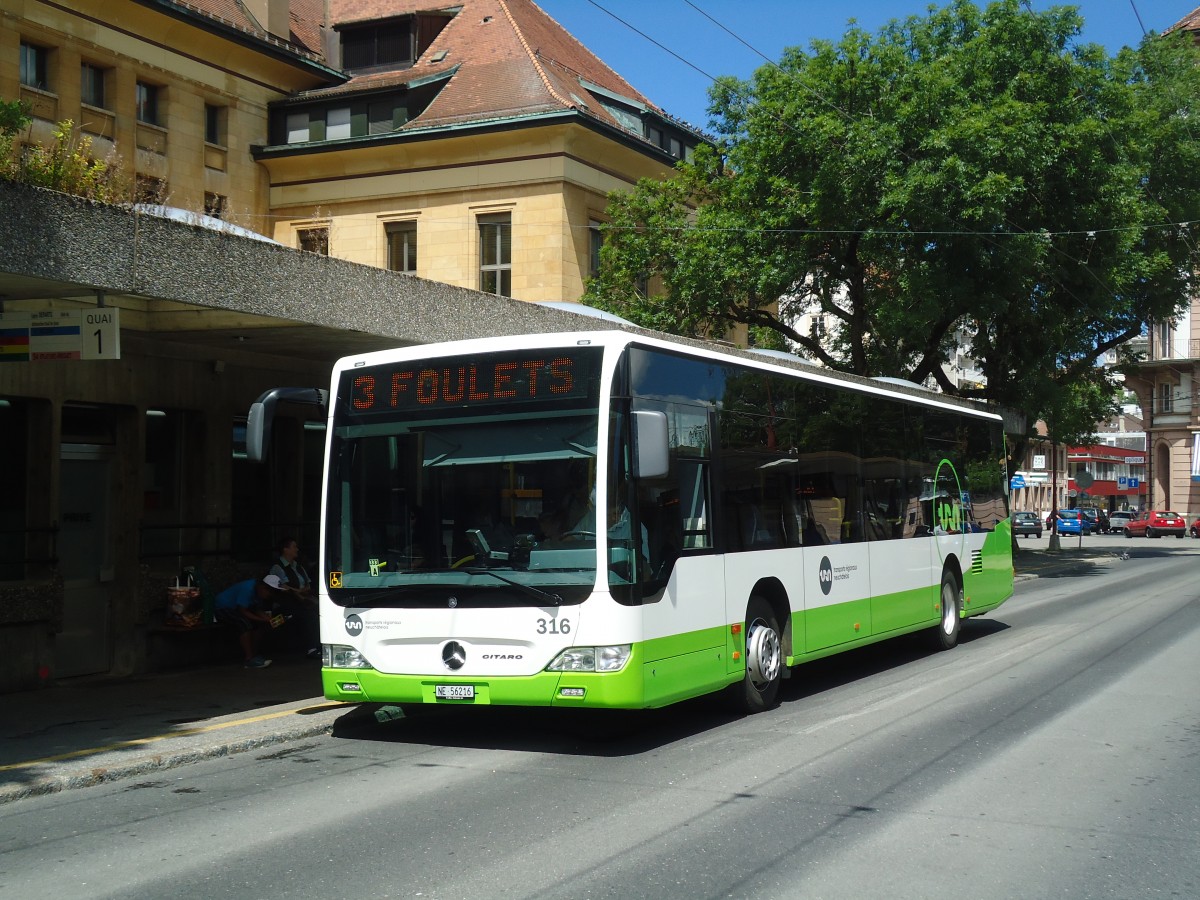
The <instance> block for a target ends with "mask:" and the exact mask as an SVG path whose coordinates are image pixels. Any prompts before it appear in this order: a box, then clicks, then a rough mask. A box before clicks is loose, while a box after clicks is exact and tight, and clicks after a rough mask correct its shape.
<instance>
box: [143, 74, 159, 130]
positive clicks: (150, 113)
mask: <svg viewBox="0 0 1200 900" xmlns="http://www.w3.org/2000/svg"><path fill="white" fill-rule="evenodd" d="M158 95H159V88H158V85H154V84H146V82H144V81H139V82H138V83H137V120H138V121H139V122H144V123H145V124H147V125H158V124H160V120H159V110H158V106H159V96H158Z"/></svg>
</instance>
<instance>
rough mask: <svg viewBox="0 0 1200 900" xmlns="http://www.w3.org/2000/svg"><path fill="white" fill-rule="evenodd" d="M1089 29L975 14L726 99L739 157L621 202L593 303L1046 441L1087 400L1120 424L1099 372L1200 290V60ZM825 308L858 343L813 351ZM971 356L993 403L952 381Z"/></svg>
mask: <svg viewBox="0 0 1200 900" xmlns="http://www.w3.org/2000/svg"><path fill="white" fill-rule="evenodd" d="M1081 28H1082V19H1081V18H1080V16H1079V14H1078V12H1077V10H1076V9H1074V8H1073V7H1055V8H1052V9H1049V10H1045V11H1040V12H1037V11H1031V10H1028V9H1024V8H1022V6H1021V4H1020V3H1019V2H1018V0H1000V2H996V3H993V4H991V5H989V6H988V7H986V9H980V8H979V7H977V6H975V5H974V4H972V3H970V2H967V0H959V2H953V3H951V4H950V5H948V6H945V7H943V8H940V9H931V10H930V11H929V13H928V14H927V15H926V16H924V17H912V18H909V19H906V20H904V21H899V22H893V23H891V24H890V25H888V26H887V27H885V28H883V29H882V30H881V31H880V32H879V33H878V34H876V35H871V34H868V33H866V32H864V31H862V30H860V29H858V28H857V27H853V25H852V27H851V28H850V29H849V30H848V31H847V32H846V34H845V35H844V36H843V37H842V38H841V40H840V41H838V42H836V43H835V42H827V41H816V42H813V43H812V44H811V45H810V47H809V49H808V50H807V51H805V50H801V49H798V48H792V49H788V50H786V51H785V53H784V54H783V57H782V59H781V60H780V61H779V63H778V64H771V65H767V66H763V67H762V68H760V69H759V70H758V71H757V72H756V73H755V74H754V76H753V78H752V79H751V80H750V81H749V82H739V81H736V80H734V79H723V80H721V81H719V82H718V83H717V84H716V85H715V86H714V88H713V89H712V90H711V92H710V101H711V102H710V108H709V111H710V114H711V116H712V125H713V127H714V129H715V131H716V133H717V141H716V146H715V147H711V148H710V147H701V148H699V149H698V151H697V153H696V155H695V158H694V160H693V161H692V162H691V163H684V164H681V165H680V166H679V167H678V173H677V177H675V178H673V179H670V180H667V181H662V182H658V181H650V180H647V181H643V182H641V183H640V184H639V185H638V186H637V187H636V189H635V190H633V191H631V192H629V193H627V194H618V195H613V196H612V198H610V199H611V204H610V208H609V214H610V222H609V224H608V225H607V226H606V228H605V230H606V243H605V247H604V248H603V250H602V253H601V270H600V273H599V275H598V277H597V278H596V279H595V280H594V281H593V282H592V283H591V284H590V286H589V294H588V297H587V300H588V302H590V303H593V304H595V305H597V306H600V307H602V308H606V309H609V310H611V311H613V312H617V313H619V314H620V315H623V316H625V317H627V318H630V319H632V320H633V321H635V322H638V323H639V324H643V325H646V326H648V327H652V328H658V329H661V330H665V331H674V332H677V333H684V334H692V335H696V334H720V333H723V332H724V331H725V330H726V329H727V328H728V327H729V326H730V325H732V324H734V323H746V324H747V325H749V326H750V327H751V328H752V329H755V332H756V334H770V335H775V336H777V339H778V340H779V341H786V342H790V343H791V344H792V345H795V346H797V347H798V348H800V350H801V351H802V352H804V353H806V354H808V355H810V356H812V357H814V358H816V359H818V360H820V361H821V362H822V363H824V364H825V365H828V366H830V367H832V368H835V369H841V370H844V371H850V372H854V373H857V374H860V375H866V376H873V375H893V376H900V377H905V378H909V379H911V380H914V381H918V382H921V381H924V380H926V379H927V378H933V379H934V380H936V381H937V382H938V383H939V384H940V385H941V387H942V389H943V390H945V391H947V392H948V393H952V394H958V395H964V396H971V397H976V398H980V399H985V400H989V401H993V402H997V403H1001V404H1005V405H1007V406H1010V407H1012V408H1013V409H1016V410H1019V411H1022V412H1024V413H1026V415H1027V417H1028V420H1029V422H1031V423H1032V422H1034V421H1035V420H1036V419H1037V418H1038V417H1039V416H1040V415H1042V414H1043V413H1045V412H1048V411H1050V410H1052V409H1053V410H1054V411H1056V413H1059V414H1060V415H1059V417H1060V418H1061V413H1062V410H1061V409H1060V407H1059V406H1058V404H1059V403H1060V402H1061V400H1062V398H1063V397H1066V396H1070V397H1074V398H1075V399H1076V400H1080V399H1081V398H1082V399H1083V400H1087V401H1088V403H1086V404H1085V407H1086V408H1088V409H1089V410H1090V411H1096V410H1098V409H1103V408H1104V407H1105V404H1106V403H1108V402H1109V401H1108V400H1107V399H1104V397H1103V396H1101V397H1100V398H1099V399H1098V398H1097V397H1096V396H1093V392H1092V391H1090V390H1089V391H1075V392H1073V391H1071V390H1069V386H1070V385H1072V384H1074V383H1076V382H1082V383H1086V384H1091V385H1094V386H1100V387H1102V386H1103V384H1104V383H1105V379H1104V377H1103V375H1102V373H1100V372H1099V371H1098V370H1097V369H1096V365H1095V364H1096V361H1097V360H1098V359H1099V358H1100V357H1101V356H1102V355H1103V354H1104V353H1105V352H1106V351H1107V350H1109V349H1111V348H1113V347H1116V346H1118V345H1119V344H1121V343H1123V342H1124V341H1127V340H1128V339H1130V338H1132V337H1134V336H1136V335H1138V334H1139V333H1140V332H1141V331H1142V329H1143V328H1144V326H1145V324H1146V322H1147V321H1149V320H1152V319H1162V318H1166V317H1170V316H1173V315H1174V314H1175V313H1176V312H1177V311H1178V310H1179V309H1180V308H1181V307H1182V305H1183V304H1184V303H1185V302H1186V298H1187V297H1188V296H1189V294H1190V292H1191V291H1192V289H1193V287H1194V286H1195V285H1194V281H1195V278H1196V275H1195V272H1196V264H1197V262H1200V260H1198V259H1197V252H1196V248H1195V244H1194V241H1193V239H1192V235H1191V234H1190V230H1189V226H1188V225H1187V224H1186V223H1189V222H1195V221H1197V220H1200V140H1198V138H1200V132H1198V131H1197V129H1198V128H1200V126H1197V125H1196V124H1195V123H1196V122H1197V116H1196V113H1197V112H1198V110H1197V104H1198V102H1200V51H1197V50H1196V48H1195V47H1193V46H1192V44H1191V42H1190V40H1188V39H1187V38H1185V37H1183V36H1170V37H1166V38H1151V39H1147V40H1146V41H1144V42H1143V43H1142V45H1141V46H1140V47H1138V48H1136V49H1129V48H1126V49H1123V50H1122V51H1120V52H1119V53H1118V54H1116V55H1115V56H1109V55H1108V54H1107V53H1106V51H1105V50H1104V49H1103V48H1101V47H1099V46H1096V45H1085V44H1080V43H1079V35H1080V32H1081ZM646 273H651V274H654V275H658V276H659V279H657V280H656V282H655V283H661V285H662V291H661V293H659V294H658V295H656V296H650V297H645V296H642V295H641V294H640V293H639V292H638V291H637V289H636V284H637V279H638V278H639V277H643V276H644V275H645V274H646ZM805 312H822V313H824V314H826V315H827V316H832V317H833V319H834V320H836V322H837V323H838V327H837V328H835V329H831V330H830V332H829V333H828V334H825V335H819V334H811V333H802V332H801V331H799V330H798V329H797V327H796V322H797V321H798V320H799V316H800V315H801V314H803V313H805ZM963 337H965V339H966V340H967V342H968V343H969V345H970V349H971V352H972V354H973V355H974V357H975V359H977V360H978V361H979V362H980V364H981V366H982V368H983V372H984V374H985V375H986V379H987V380H986V385H983V386H972V387H968V388H959V387H957V386H956V385H955V384H953V383H952V382H951V381H950V380H949V379H948V378H947V376H946V375H945V374H944V372H943V370H942V365H943V364H944V363H946V362H947V360H948V353H949V351H950V350H951V348H952V347H953V346H954V345H955V344H956V343H957V341H958V340H960V339H962V338H963ZM1107 393H1109V392H1108V391H1107V388H1104V389H1103V390H1100V391H1099V394H1100V395H1105V396H1106V395H1107ZM1093 401H1096V402H1093ZM1088 404H1090V406H1089V405H1088ZM1089 414H1090V412H1089Z"/></svg>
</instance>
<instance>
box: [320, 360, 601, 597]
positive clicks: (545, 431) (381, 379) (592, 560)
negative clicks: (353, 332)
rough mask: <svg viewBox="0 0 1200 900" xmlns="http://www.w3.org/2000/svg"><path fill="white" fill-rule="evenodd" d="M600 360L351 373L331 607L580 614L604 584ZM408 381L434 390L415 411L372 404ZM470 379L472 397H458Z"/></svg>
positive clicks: (394, 403)
mask: <svg viewBox="0 0 1200 900" xmlns="http://www.w3.org/2000/svg"><path fill="white" fill-rule="evenodd" d="M599 352H600V351H599V350H589V351H588V352H587V353H586V354H584V353H580V352H578V351H574V352H573V354H572V355H571V357H570V358H569V359H570V363H571V365H570V366H569V367H568V366H567V365H566V363H565V362H564V358H557V359H555V360H551V361H547V360H542V359H535V360H532V361H529V360H524V359H521V360H517V362H516V363H512V362H511V361H505V362H498V361H497V360H496V359H495V358H493V357H480V358H475V359H471V360H467V361H458V360H450V361H449V365H447V361H445V360H442V361H439V364H438V369H437V370H432V369H426V370H421V369H420V368H419V366H417V367H414V368H413V369H412V370H403V371H400V373H399V375H397V371H398V370H397V369H396V367H391V368H389V370H388V371H387V372H381V373H375V374H371V373H369V372H368V373H367V374H365V375H364V374H363V373H361V372H356V373H352V374H348V375H347V376H346V377H345V379H344V381H345V382H346V383H345V384H344V385H343V388H342V390H341V391H339V398H338V400H339V403H338V407H337V411H336V412H335V418H334V426H333V435H332V442H331V447H330V456H329V475H328V479H329V480H328V497H327V504H328V518H327V521H328V525H327V528H326V534H325V548H324V549H325V556H324V559H325V568H326V569H327V570H328V571H327V583H328V584H329V588H330V596H331V598H332V599H333V600H334V601H335V602H337V603H339V604H342V605H356V606H371V605H393V606H407V605H415V606H444V605H445V604H446V602H447V600H448V599H449V597H450V596H451V595H453V598H454V603H455V604H456V605H459V604H461V605H465V606H471V605H475V606H478V605H500V606H504V605H518V604H523V605H535V606H547V605H555V604H561V603H574V602H580V601H582V599H583V598H584V597H585V596H586V595H587V594H588V592H590V590H591V589H592V587H593V586H594V584H595V582H596V540H595V533H594V532H595V525H594V520H595V513H594V507H593V504H594V498H595V485H596V469H597V466H596V442H597V423H598V415H599V405H598V399H597V398H598V395H599V390H598V379H599V369H600V366H599ZM534 363H536V364H538V365H534ZM553 364H558V368H557V369H552V368H551V366H552V365H553ZM539 366H540V367H539ZM408 371H412V372H413V373H414V375H413V379H410V380H412V381H413V384H414V390H416V389H417V387H420V389H421V390H422V391H424V394H423V395H422V399H421V400H420V401H419V402H418V403H417V404H414V405H415V408H411V407H406V404H405V402H404V398H403V397H401V398H399V399H394V394H393V396H389V397H388V402H387V403H386V404H382V405H380V404H376V403H372V402H369V401H370V400H371V399H374V398H375V397H376V396H377V394H376V395H372V396H370V397H368V395H366V394H364V392H363V390H364V389H363V386H364V385H367V386H369V387H372V388H373V389H374V388H375V387H377V386H378V385H379V384H386V385H388V386H391V385H394V384H397V383H400V384H403V383H404V379H403V376H405V375H407V373H408ZM567 371H569V372H570V373H571V379H569V380H564V379H563V373H565V372H567ZM460 373H461V375H460ZM514 373H515V374H514ZM522 373H524V374H522ZM555 374H557V375H558V376H559V382H558V383H559V386H560V387H561V388H562V389H561V390H559V391H557V392H553V391H551V385H552V384H553V383H554V380H553V376H554V375H555ZM422 377H424V379H425V381H424V382H423V387H421V385H422V382H421V378H422ZM522 378H525V380H524V381H522V380H521V379H522ZM364 379H365V380H364ZM398 379H400V380H399V381H398ZM460 379H465V380H466V381H467V382H470V385H469V387H467V388H464V389H463V390H461V391H460V390H459V380H460ZM576 379H582V381H583V382H584V383H579V381H577V380H576ZM497 385H502V386H503V388H502V390H500V389H496V386H497ZM389 390H390V387H389ZM364 397H367V399H363V398H364ZM431 398H432V399H431ZM446 398H449V399H448V400H447V399H446ZM472 398H473V403H472ZM380 406H382V407H383V408H380Z"/></svg>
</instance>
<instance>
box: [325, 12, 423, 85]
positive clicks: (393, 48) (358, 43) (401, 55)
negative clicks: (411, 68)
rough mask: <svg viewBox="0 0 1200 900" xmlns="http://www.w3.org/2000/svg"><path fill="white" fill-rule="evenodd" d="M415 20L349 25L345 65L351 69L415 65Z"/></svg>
mask: <svg viewBox="0 0 1200 900" xmlns="http://www.w3.org/2000/svg"><path fill="white" fill-rule="evenodd" d="M415 49H416V48H415V47H414V46H413V28H412V19H411V18H408V19H403V20H400V21H394V22H387V23H384V24H382V25H371V26H369V27H366V28H347V29H346V30H345V31H343V32H342V68H343V69H345V70H347V71H351V72H352V71H354V70H356V69H359V70H361V69H372V68H376V67H380V66H396V65H405V64H408V65H411V64H412V62H413V58H414V50H415Z"/></svg>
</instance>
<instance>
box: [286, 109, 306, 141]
mask: <svg viewBox="0 0 1200 900" xmlns="http://www.w3.org/2000/svg"><path fill="white" fill-rule="evenodd" d="M308 139H309V131H308V113H307V112H305V111H301V112H293V113H288V116H287V142H288V143H289V144H303V143H305V142H306V141H307V140H308Z"/></svg>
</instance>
